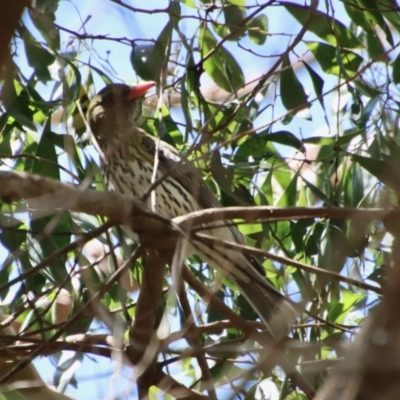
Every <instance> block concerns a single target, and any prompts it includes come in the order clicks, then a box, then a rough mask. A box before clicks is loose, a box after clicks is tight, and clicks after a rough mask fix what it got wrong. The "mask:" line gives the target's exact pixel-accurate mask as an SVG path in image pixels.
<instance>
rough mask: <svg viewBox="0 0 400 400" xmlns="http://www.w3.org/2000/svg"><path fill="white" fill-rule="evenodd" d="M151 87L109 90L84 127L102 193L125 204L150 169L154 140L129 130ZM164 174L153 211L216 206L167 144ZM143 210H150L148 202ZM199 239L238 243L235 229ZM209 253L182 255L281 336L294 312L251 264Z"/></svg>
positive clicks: (200, 247) (162, 154)
mask: <svg viewBox="0 0 400 400" xmlns="http://www.w3.org/2000/svg"><path fill="white" fill-rule="evenodd" d="M151 86H153V83H151V82H150V83H144V84H141V85H138V86H134V87H133V88H130V87H129V86H127V85H123V84H111V85H108V86H106V87H105V88H104V89H102V90H101V91H100V92H99V93H98V94H97V95H96V96H95V97H94V98H93V99H92V101H91V103H90V106H89V109H88V121H89V124H90V127H91V130H92V132H93V134H94V136H95V138H96V140H97V142H98V144H99V146H100V148H101V150H102V152H103V155H104V158H105V160H106V162H103V163H102V164H103V165H102V168H103V173H104V179H105V183H106V185H107V188H108V190H114V191H116V192H119V193H121V194H123V195H124V196H127V197H129V198H133V197H138V196H141V195H142V194H143V193H144V192H145V191H146V190H147V188H148V187H149V185H150V183H151V177H152V174H153V168H154V155H155V153H156V145H157V139H156V138H154V137H152V136H150V135H148V134H146V132H145V131H143V130H142V129H140V128H138V127H137V126H136V125H135V120H136V118H137V116H138V115H139V114H140V112H141V100H140V97H141V96H142V95H143V94H144V93H145V92H146V91H147V90H148V89H149V88H150V87H151ZM165 173H168V176H167V178H166V179H164V180H163V181H162V182H161V184H160V185H159V186H158V187H157V188H156V210H153V211H155V212H157V213H158V214H160V215H162V216H163V217H165V218H168V219H171V218H174V217H176V216H179V215H183V214H186V213H189V212H192V211H196V210H200V209H205V208H211V207H221V203H220V202H219V201H218V199H217V198H216V197H215V196H214V195H213V194H212V192H211V191H210V190H209V189H208V188H207V187H206V185H205V184H204V183H203V181H202V178H201V174H200V173H199V171H198V170H197V169H196V168H195V167H194V166H193V165H192V164H191V163H190V162H187V161H186V160H184V159H183V158H182V157H181V155H180V154H179V153H178V152H177V151H176V150H175V149H174V148H173V147H172V146H170V145H169V144H167V143H165V142H163V141H159V152H158V169H157V176H156V178H157V179H158V178H160V177H162V176H164V175H165ZM147 201H148V207H149V209H151V200H150V198H149V199H148V200H147ZM204 233H205V234H207V235H210V236H213V237H216V238H219V239H222V240H229V241H233V242H238V243H244V238H243V237H242V235H241V234H240V233H239V231H238V230H237V229H236V227H233V226H230V227H220V228H213V229H206V230H204ZM216 249H217V248H215V249H213V248H212V246H210V245H206V244H203V243H199V242H195V243H193V244H189V245H188V252H187V253H188V255H190V254H193V253H196V254H198V255H199V256H200V257H201V258H202V259H203V260H204V261H206V262H207V263H208V264H209V265H210V266H212V267H213V268H215V269H217V270H219V271H220V272H222V273H223V274H224V275H226V276H228V277H229V278H230V279H231V280H233V281H234V282H235V283H236V285H237V286H238V288H239V289H240V291H241V292H242V293H243V295H244V296H245V297H246V299H247V300H248V301H249V303H250V304H251V305H252V306H253V307H254V309H255V310H256V311H257V313H258V314H259V316H260V317H261V318H262V320H263V321H264V322H265V323H266V324H267V326H268V327H269V328H270V330H271V332H272V334H273V335H274V336H275V337H276V338H279V337H282V336H284V335H286V334H287V332H288V330H289V328H290V326H291V324H292V323H293V322H294V320H295V318H296V314H297V312H296V310H295V307H294V306H293V305H292V303H291V302H290V301H289V300H287V299H286V298H285V297H284V296H283V295H282V294H281V293H280V292H279V291H278V290H276V289H275V288H274V287H273V286H272V285H271V284H270V283H268V282H267V280H266V279H265V277H264V276H263V275H262V274H263V273H264V270H263V268H262V266H261V265H260V264H258V262H257V260H255V259H253V258H251V257H247V256H245V255H243V254H240V253H238V252H234V251H232V250H229V249H219V250H216Z"/></svg>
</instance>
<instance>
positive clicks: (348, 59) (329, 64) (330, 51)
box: [306, 42, 363, 77]
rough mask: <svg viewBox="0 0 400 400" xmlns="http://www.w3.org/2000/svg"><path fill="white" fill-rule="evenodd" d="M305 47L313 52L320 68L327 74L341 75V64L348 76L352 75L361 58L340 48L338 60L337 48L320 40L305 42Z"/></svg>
mask: <svg viewBox="0 0 400 400" xmlns="http://www.w3.org/2000/svg"><path fill="white" fill-rule="evenodd" d="M306 45H307V47H308V48H309V49H310V50H311V52H312V53H313V54H314V56H315V58H316V59H317V61H318V63H319V65H320V66H321V68H322V69H323V70H324V71H325V72H326V73H328V74H332V75H337V76H342V75H343V72H342V70H341V66H340V64H341V65H343V68H344V72H345V73H346V74H347V75H348V76H350V77H351V76H353V75H354V74H355V73H356V72H357V70H358V67H359V66H360V64H361V63H362V61H363V59H362V57H360V56H359V55H358V54H356V53H353V52H352V51H348V50H344V49H340V50H339V54H340V58H341V60H338V58H337V56H338V52H337V50H338V49H337V48H336V47H333V46H330V45H328V44H325V43H321V42H306Z"/></svg>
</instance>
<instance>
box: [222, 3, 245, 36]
mask: <svg viewBox="0 0 400 400" xmlns="http://www.w3.org/2000/svg"><path fill="white" fill-rule="evenodd" d="M230 3H231V2H230ZM223 13H224V17H225V26H224V28H225V29H226V30H227V34H232V36H230V38H229V40H238V39H240V38H241V37H243V36H244V33H245V31H246V28H245V26H244V24H243V21H244V19H245V18H246V9H245V8H244V7H239V6H238V5H234V4H232V3H231V5H229V4H227V5H226V6H225V7H224V8H223ZM217 26H218V25H217ZM220 26H221V25H220ZM221 36H222V37H224V35H221Z"/></svg>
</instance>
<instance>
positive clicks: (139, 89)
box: [127, 82, 156, 101]
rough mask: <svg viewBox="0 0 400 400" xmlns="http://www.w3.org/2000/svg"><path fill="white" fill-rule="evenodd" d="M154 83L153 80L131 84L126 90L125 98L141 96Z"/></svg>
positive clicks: (131, 98)
mask: <svg viewBox="0 0 400 400" xmlns="http://www.w3.org/2000/svg"><path fill="white" fill-rule="evenodd" d="M155 85H156V83H155V82H142V83H139V84H138V85H136V86H132V87H131V89H130V90H129V92H128V95H127V100H129V101H131V100H134V99H137V98H139V97H141V96H143V95H144V94H145V93H146V92H147V91H148V90H149V89H150V88H152V87H153V86H155Z"/></svg>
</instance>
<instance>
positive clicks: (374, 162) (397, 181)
mask: <svg viewBox="0 0 400 400" xmlns="http://www.w3.org/2000/svg"><path fill="white" fill-rule="evenodd" d="M352 159H353V160H354V161H355V162H357V163H359V164H360V165H361V167H362V168H364V169H365V170H367V171H368V172H369V173H370V174H371V175H373V176H375V178H377V179H378V180H379V181H380V182H382V183H384V184H385V185H387V186H388V187H390V188H391V189H393V190H395V191H397V192H400V170H399V169H398V168H396V167H395V165H394V163H393V162H388V161H383V160H379V159H377V158H372V157H371V158H370V157H363V156H359V155H357V154H353V155H352Z"/></svg>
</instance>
